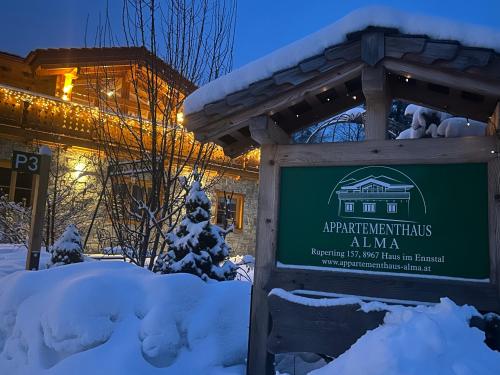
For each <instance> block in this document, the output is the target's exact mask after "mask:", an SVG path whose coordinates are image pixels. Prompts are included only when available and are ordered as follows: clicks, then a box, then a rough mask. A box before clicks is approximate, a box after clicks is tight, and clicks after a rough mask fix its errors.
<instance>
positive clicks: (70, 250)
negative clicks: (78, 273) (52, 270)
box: [49, 224, 83, 267]
mask: <svg viewBox="0 0 500 375" xmlns="http://www.w3.org/2000/svg"><path fill="white" fill-rule="evenodd" d="M50 252H51V253H52V257H51V259H50V263H49V267H55V266H62V265H64V264H71V263H80V262H83V246H82V240H81V238H80V233H78V229H77V228H76V226H75V225H74V224H70V225H68V226H67V227H66V229H65V230H64V233H63V234H62V236H61V237H59V239H58V240H57V241H56V242H55V243H54V246H52V249H51V250H50Z"/></svg>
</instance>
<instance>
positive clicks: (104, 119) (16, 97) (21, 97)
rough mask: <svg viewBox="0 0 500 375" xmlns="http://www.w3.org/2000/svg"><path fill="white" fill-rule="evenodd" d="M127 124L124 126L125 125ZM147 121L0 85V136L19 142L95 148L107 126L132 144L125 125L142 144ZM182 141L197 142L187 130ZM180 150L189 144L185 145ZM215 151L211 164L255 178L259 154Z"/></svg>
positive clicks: (147, 141) (118, 140)
mask: <svg viewBox="0 0 500 375" xmlns="http://www.w3.org/2000/svg"><path fill="white" fill-rule="evenodd" d="M125 123H126V124H127V126H124V124H125ZM149 125H150V123H149V122H147V121H142V123H141V122H139V121H138V119H137V118H134V117H122V116H118V115H115V114H112V113H106V112H102V111H99V109H98V108H96V107H90V106H86V105H83V104H78V103H73V102H68V101H64V100H61V99H59V98H56V97H51V96H46V95H42V94H36V93H32V92H29V91H24V90H21V89H17V88H13V87H10V86H5V85H0V138H2V139H17V140H20V141H22V142H31V141H34V140H39V141H43V142H49V143H59V144H64V145H68V146H77V147H82V148H86V149H91V150H97V149H98V148H99V145H100V144H101V139H102V137H101V136H100V135H99V134H98V127H106V128H107V135H108V136H109V135H111V138H112V139H113V140H114V142H116V145H117V146H118V147H119V146H120V143H121V144H123V143H124V142H125V143H127V144H128V145H129V146H130V145H131V144H133V142H134V141H133V140H132V137H131V133H130V132H129V131H128V130H127V127H130V129H134V130H133V131H137V132H139V130H140V129H141V128H142V132H143V134H144V138H143V143H144V144H146V147H148V146H147V145H148V144H151V137H150V136H149V134H150V133H149V130H148V128H149ZM183 139H184V142H189V143H190V144H192V143H193V142H196V141H195V140H194V136H193V135H192V134H191V133H189V134H187V136H185V137H183ZM183 149H186V150H188V149H189V147H186V145H184V147H183ZM219 151H220V152H217V153H216V154H217V155H216V157H215V160H214V164H219V165H227V167H224V168H225V169H230V170H232V171H234V172H235V173H238V174H244V175H247V176H249V177H250V176H252V177H254V178H257V173H258V172H257V166H258V155H253V156H251V157H246V158H240V159H238V160H235V161H233V162H231V163H227V157H225V156H224V154H223V152H222V149H220V150H219Z"/></svg>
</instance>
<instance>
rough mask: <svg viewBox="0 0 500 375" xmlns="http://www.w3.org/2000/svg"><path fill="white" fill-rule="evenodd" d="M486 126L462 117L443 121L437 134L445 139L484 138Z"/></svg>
mask: <svg viewBox="0 0 500 375" xmlns="http://www.w3.org/2000/svg"><path fill="white" fill-rule="evenodd" d="M487 127H488V125H487V124H485V123H484V122H479V121H474V120H469V119H466V118H463V117H453V118H449V119H447V120H444V121H443V122H441V124H439V126H438V128H437V134H438V135H439V136H444V137H446V138H456V137H470V136H485V135H486V128H487Z"/></svg>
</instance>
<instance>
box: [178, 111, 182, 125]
mask: <svg viewBox="0 0 500 375" xmlns="http://www.w3.org/2000/svg"><path fill="white" fill-rule="evenodd" d="M183 122H184V113H182V112H178V113H177V123H178V124H182V123H183Z"/></svg>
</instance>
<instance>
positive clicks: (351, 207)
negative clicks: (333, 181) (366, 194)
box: [344, 202, 354, 212]
mask: <svg viewBox="0 0 500 375" xmlns="http://www.w3.org/2000/svg"><path fill="white" fill-rule="evenodd" d="M344 209H345V212H353V211H354V203H353V202H345V204H344Z"/></svg>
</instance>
